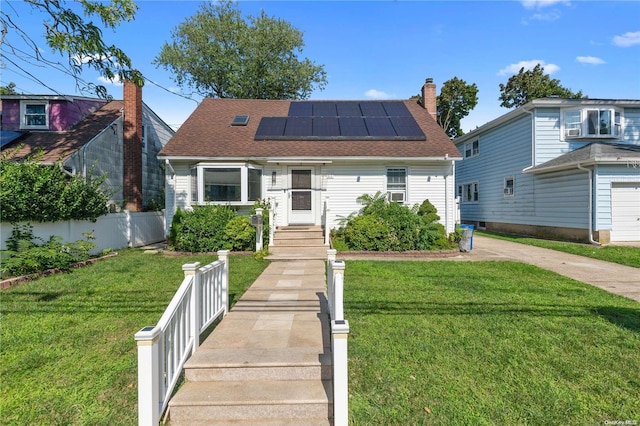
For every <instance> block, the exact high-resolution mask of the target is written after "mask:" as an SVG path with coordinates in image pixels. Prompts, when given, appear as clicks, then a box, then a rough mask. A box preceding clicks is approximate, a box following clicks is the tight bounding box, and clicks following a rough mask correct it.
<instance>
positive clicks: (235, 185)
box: [191, 164, 262, 205]
mask: <svg viewBox="0 0 640 426" xmlns="http://www.w3.org/2000/svg"><path fill="white" fill-rule="evenodd" d="M260 198H262V169H261V168H260V167H256V166H254V165H251V164H224V165H222V164H220V165H217V164H215V165H214V164H197V165H195V166H193V167H192V169H191V200H192V202H194V203H196V204H220V203H222V204H233V205H248V204H253V203H254V202H255V201H256V200H259V199H260Z"/></svg>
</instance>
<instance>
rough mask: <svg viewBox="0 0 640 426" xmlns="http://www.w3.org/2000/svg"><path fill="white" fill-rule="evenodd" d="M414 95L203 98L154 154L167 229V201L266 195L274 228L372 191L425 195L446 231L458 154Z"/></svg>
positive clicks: (170, 209) (431, 105)
mask: <svg viewBox="0 0 640 426" xmlns="http://www.w3.org/2000/svg"><path fill="white" fill-rule="evenodd" d="M435 90H436V88H435V84H433V82H432V80H431V79H428V80H427V83H425V85H424V86H423V89H422V91H423V93H422V95H423V99H424V100H425V101H424V102H423V104H424V105H426V107H424V106H422V104H420V103H418V102H417V101H416V100H404V101H285V100H248V99H204V100H203V101H202V103H201V104H200V105H199V106H198V108H197V109H196V110H195V111H194V112H193V114H192V115H191V116H190V117H189V119H188V120H187V121H186V122H185V123H184V124H183V125H182V126H181V127H180V129H179V130H178V131H177V132H176V134H175V135H174V137H173V138H172V139H171V140H170V141H169V143H168V144H167V145H166V146H165V147H164V148H163V149H162V151H161V152H160V154H159V158H160V159H162V160H164V161H165V162H166V168H165V171H166V188H167V189H166V190H167V193H166V220H167V229H169V225H170V224H171V220H172V218H173V215H174V213H175V211H176V208H177V207H181V208H183V209H190V208H191V207H192V206H195V205H202V204H230V205H233V206H238V207H239V208H240V209H242V208H245V209H248V208H250V207H251V206H252V205H253V204H254V202H255V200H258V199H260V200H266V199H268V200H269V201H270V202H271V205H272V207H273V208H274V210H275V212H276V219H275V222H276V223H275V224H276V226H285V225H294V224H311V225H320V224H322V223H324V222H323V219H324V215H325V209H328V213H326V218H327V223H328V224H329V226H330V227H331V228H333V227H336V226H337V224H338V222H339V220H340V218H341V217H346V216H348V215H349V214H351V213H353V212H357V211H359V210H360V209H361V208H362V205H360V204H359V203H358V202H357V201H356V199H357V198H358V197H359V196H361V195H363V194H371V195H374V194H375V193H376V192H378V191H382V192H384V193H387V194H388V196H389V198H390V199H392V200H395V201H399V202H403V203H406V204H408V205H413V204H416V203H421V202H422V201H424V200H425V199H429V200H430V201H431V202H432V203H433V204H434V206H435V207H436V208H437V209H438V213H439V215H440V216H441V218H442V219H441V222H442V223H443V224H444V225H445V227H446V229H447V231H448V232H451V231H453V230H454V228H455V223H454V221H455V211H454V209H455V199H454V190H455V184H454V173H455V168H454V164H455V160H458V159H460V153H459V152H458V150H457V149H456V147H455V146H454V145H453V143H452V142H451V141H450V140H449V138H448V137H447V135H446V134H445V133H444V131H443V130H442V129H441V128H440V127H439V126H438V124H437V123H436V121H435V115H436V94H435Z"/></svg>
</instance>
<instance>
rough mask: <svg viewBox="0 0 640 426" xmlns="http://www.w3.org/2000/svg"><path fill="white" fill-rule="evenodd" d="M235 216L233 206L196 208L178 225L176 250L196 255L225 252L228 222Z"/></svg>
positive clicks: (183, 217) (185, 214) (185, 215)
mask: <svg viewBox="0 0 640 426" xmlns="http://www.w3.org/2000/svg"><path fill="white" fill-rule="evenodd" d="M235 216H236V211H235V210H234V209H233V208H232V207H231V206H196V207H195V208H194V209H193V211H188V212H185V213H184V215H183V216H182V218H181V220H180V223H179V224H177V226H176V237H175V241H174V243H173V244H174V245H173V247H174V249H175V250H177V251H187V252H194V253H196V252H213V251H218V250H223V249H224V244H225V232H224V231H225V228H226V226H227V222H229V221H230V220H231V219H232V218H233V217H235Z"/></svg>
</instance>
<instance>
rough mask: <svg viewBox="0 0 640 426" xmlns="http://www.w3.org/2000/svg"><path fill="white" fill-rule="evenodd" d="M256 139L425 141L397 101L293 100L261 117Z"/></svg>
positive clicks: (421, 133) (401, 103)
mask: <svg viewBox="0 0 640 426" xmlns="http://www.w3.org/2000/svg"><path fill="white" fill-rule="evenodd" d="M255 139H256V140H426V137H425V135H424V132H423V131H422V129H421V128H420V126H418V123H416V120H415V119H414V118H413V116H412V115H411V113H410V112H409V110H408V109H407V106H406V105H405V104H404V102H401V101H297V102H291V104H290V106H289V115H288V116H287V117H264V118H262V120H261V121H260V124H259V125H258V130H257V131H256V135H255Z"/></svg>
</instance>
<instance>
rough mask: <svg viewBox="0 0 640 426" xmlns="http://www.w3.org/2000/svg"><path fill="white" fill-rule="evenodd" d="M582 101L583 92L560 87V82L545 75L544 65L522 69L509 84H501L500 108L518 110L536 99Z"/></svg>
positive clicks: (510, 79)
mask: <svg viewBox="0 0 640 426" xmlns="http://www.w3.org/2000/svg"><path fill="white" fill-rule="evenodd" d="M551 96H555V97H559V98H569V99H580V98H582V97H583V95H582V91H578V92H575V93H574V92H572V91H571V90H570V89H567V88H566V87H562V86H561V85H560V80H558V79H556V78H553V79H552V78H551V77H550V76H549V74H545V73H544V68H543V67H542V65H540V64H538V65H536V66H535V67H534V68H533V69H532V70H526V71H525V69H524V67H522V68H520V72H518V74H516V75H513V76H511V77H510V78H509V80H508V81H507V84H502V83H501V84H500V97H499V98H498V100H501V101H502V103H501V104H500V106H503V107H505V108H518V107H520V106H522V105H524V104H526V103H527V102H530V101H532V100H534V99H540V98H548V97H551Z"/></svg>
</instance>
